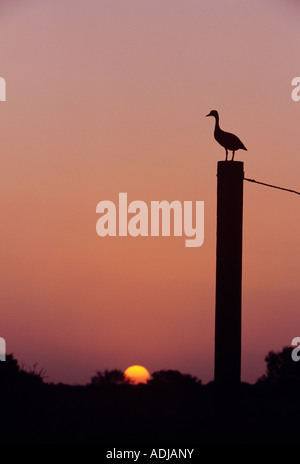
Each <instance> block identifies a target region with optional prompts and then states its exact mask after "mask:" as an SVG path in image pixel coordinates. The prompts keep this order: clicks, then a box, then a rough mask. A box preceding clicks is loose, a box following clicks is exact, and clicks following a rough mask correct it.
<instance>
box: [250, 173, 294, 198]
mask: <svg viewBox="0 0 300 464" xmlns="http://www.w3.org/2000/svg"><path fill="white" fill-rule="evenodd" d="M244 180H246V181H247V182H254V183H255V184H260V185H265V186H266V187H272V188H275V189H279V190H285V191H286V192H291V193H296V195H300V192H297V191H296V190H291V189H287V188H284V187H278V186H277V185H271V184H266V183H265V182H258V180H255V179H248V178H247V177H244Z"/></svg>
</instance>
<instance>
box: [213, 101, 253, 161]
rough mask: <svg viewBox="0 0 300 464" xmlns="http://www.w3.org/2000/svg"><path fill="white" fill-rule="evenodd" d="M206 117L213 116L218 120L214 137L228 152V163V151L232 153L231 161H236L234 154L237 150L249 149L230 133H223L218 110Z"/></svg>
mask: <svg viewBox="0 0 300 464" xmlns="http://www.w3.org/2000/svg"><path fill="white" fill-rule="evenodd" d="M206 116H213V117H214V118H215V120H216V122H215V131H214V137H215V139H216V141H217V142H218V143H219V144H220V145H221V146H222V147H224V148H225V150H226V161H227V159H228V150H229V151H232V159H231V161H233V160H234V153H235V152H236V151H237V150H240V149H241V150H246V151H247V148H246V147H245V145H244V144H243V142H241V140H240V139H239V138H238V137H237V136H236V135H234V134H231V133H230V132H225V131H223V130H222V129H221V128H220V126H219V114H218V112H217V111H216V110H212V111H211V112H210V113H209V114H207V115H206Z"/></svg>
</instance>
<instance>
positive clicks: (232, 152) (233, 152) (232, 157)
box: [231, 151, 235, 161]
mask: <svg viewBox="0 0 300 464" xmlns="http://www.w3.org/2000/svg"><path fill="white" fill-rule="evenodd" d="M234 154H235V151H233V152H232V158H231V161H233V159H234Z"/></svg>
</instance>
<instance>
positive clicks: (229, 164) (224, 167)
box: [218, 161, 244, 177]
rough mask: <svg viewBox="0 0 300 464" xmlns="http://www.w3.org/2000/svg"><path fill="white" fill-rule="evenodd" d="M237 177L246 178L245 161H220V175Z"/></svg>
mask: <svg viewBox="0 0 300 464" xmlns="http://www.w3.org/2000/svg"><path fill="white" fill-rule="evenodd" d="M219 174H221V175H222V174H225V175H226V174H227V175H237V176H242V177H244V163H243V161H218V175H219Z"/></svg>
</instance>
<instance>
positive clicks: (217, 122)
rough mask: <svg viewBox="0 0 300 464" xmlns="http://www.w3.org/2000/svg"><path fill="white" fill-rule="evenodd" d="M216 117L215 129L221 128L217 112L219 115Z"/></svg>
mask: <svg viewBox="0 0 300 464" xmlns="http://www.w3.org/2000/svg"><path fill="white" fill-rule="evenodd" d="M215 119H216V122H215V130H218V129H220V126H219V115H218V114H217V116H215Z"/></svg>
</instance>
